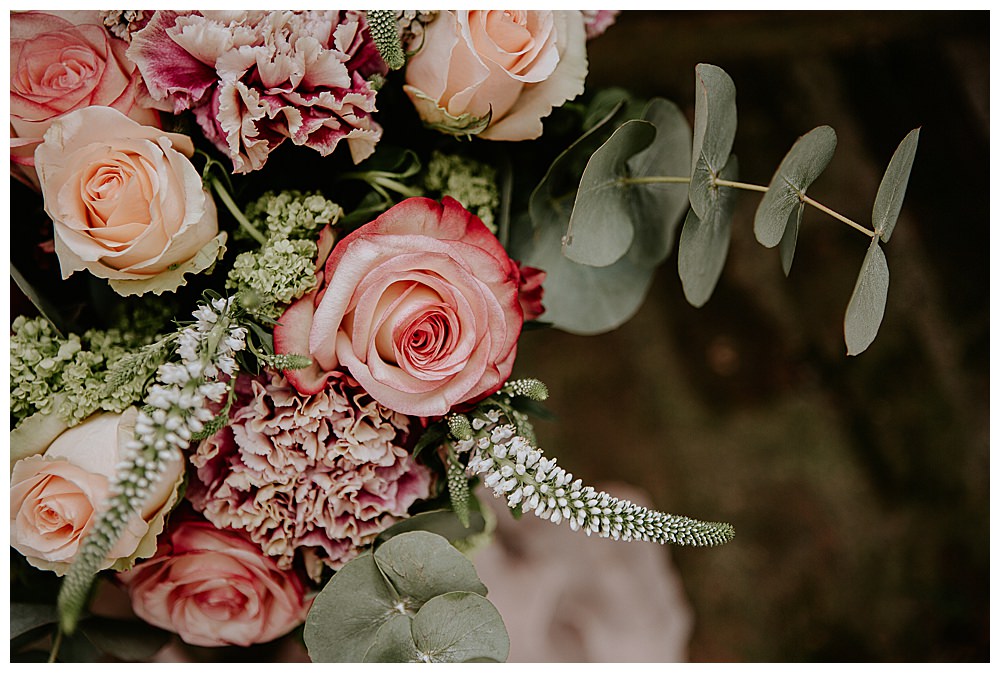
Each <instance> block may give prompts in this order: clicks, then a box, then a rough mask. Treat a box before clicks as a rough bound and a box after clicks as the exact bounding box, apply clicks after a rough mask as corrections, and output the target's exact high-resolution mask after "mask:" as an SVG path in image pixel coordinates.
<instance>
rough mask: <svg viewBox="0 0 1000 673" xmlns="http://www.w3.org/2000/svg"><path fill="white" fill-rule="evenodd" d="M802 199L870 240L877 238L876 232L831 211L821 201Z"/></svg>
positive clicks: (803, 195)
mask: <svg viewBox="0 0 1000 673" xmlns="http://www.w3.org/2000/svg"><path fill="white" fill-rule="evenodd" d="M800 198H801V199H802V202H803V203H808V204H809V205H810V206H812V207H813V208H815V209H817V210H820V211H822V212H824V213H826V214H827V215H829V216H830V217H832V218H834V219H836V220H840V221H841V222H843V223H844V224H846V225H848V226H851V227H854V228H855V229H857V230H858V231H860V232H861V233H863V234H865V235H866V236H868V238H875V232H874V231H871V230H870V229H866V228H865V227H863V226H861V225H860V224H858V223H857V222H855V221H854V220H852V219H850V218H847V217H844V216H843V215H841V214H840V213H838V212H837V211H835V210H831V209H829V208H827V207H826V206H824V205H823V204H822V203H820V202H819V201H816V200H815V199H812V198H810V197H808V196H806V195H805V194H802V195H800Z"/></svg>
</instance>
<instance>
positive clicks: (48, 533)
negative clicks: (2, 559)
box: [10, 407, 184, 575]
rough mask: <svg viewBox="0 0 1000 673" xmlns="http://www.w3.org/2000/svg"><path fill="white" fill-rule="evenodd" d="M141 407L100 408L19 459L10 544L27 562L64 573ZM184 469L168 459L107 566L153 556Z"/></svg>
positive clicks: (12, 492) (104, 495) (12, 491)
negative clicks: (37, 451)
mask: <svg viewBox="0 0 1000 673" xmlns="http://www.w3.org/2000/svg"><path fill="white" fill-rule="evenodd" d="M137 416H138V410H137V409H136V408H135V407H131V408H129V409H128V410H127V411H126V412H125V413H123V414H114V413H101V414H95V415H94V416H91V417H90V418H89V419H87V420H86V421H84V422H83V423H81V424H80V425H77V426H74V427H72V428H70V429H68V430H66V431H64V432H63V433H62V434H61V435H59V436H58V437H57V438H56V439H55V440H54V441H53V442H52V443H51V444H50V445H49V446H48V447H47V448H44V449H43V453H40V454H36V455H33V456H29V457H27V458H23V459H21V460H19V461H17V462H16V463H15V464H14V468H13V470H12V471H11V475H10V546H11V547H13V548H14V549H16V550H17V551H19V552H21V554H23V555H24V556H25V557H26V558H27V559H28V562H29V563H31V564H32V565H33V566H35V567H37V568H42V569H43V570H54V571H55V572H56V573H58V574H60V575H62V574H63V573H65V572H66V571H67V570H68V569H69V566H70V565H71V564H72V562H73V559H74V558H75V556H76V553H77V550H78V549H79V547H80V543H81V541H82V540H83V538H84V536H85V535H86V534H87V533H88V532H89V531H90V528H91V526H92V525H93V523H94V522H95V520H96V517H97V515H98V513H99V512H100V509H101V507H102V506H103V505H104V502H105V500H106V499H107V496H108V488H109V485H110V481H111V479H113V478H114V475H115V472H116V466H117V465H118V463H119V462H120V461H121V459H122V457H123V456H124V447H125V444H126V443H127V442H128V441H129V440H131V439H132V437H133V435H134V432H135V419H136V417H137ZM183 471H184V462H183V460H177V461H176V462H174V463H172V464H170V465H168V470H167V472H165V473H164V475H163V478H162V479H161V480H160V481H159V482H158V483H157V484H156V485H155V486H153V487H152V489H151V490H150V492H149V495H148V496H147V497H146V500H145V504H144V505H143V508H142V511H141V512H139V513H138V514H136V515H135V516H133V517H132V518H131V519H130V520H129V522H128V526H127V528H126V531H125V533H124V535H123V536H122V537H121V538H120V539H119V540H118V543H117V544H116V545H115V547H114V549H112V551H111V554H109V556H108V560H107V562H106V564H105V567H110V566H112V565H113V564H115V561H117V560H119V559H124V560H125V561H126V563H125V564H124V565H123V566H121V567H127V565H128V563H127V562H128V561H130V560H133V559H134V558H135V557H136V556H137V555H145V556H150V555H152V553H153V550H154V549H155V538H156V535H157V534H158V533H159V532H160V531H161V530H162V529H163V518H164V517H165V516H166V509H167V507H168V505H169V503H170V502H171V500H172V497H173V495H174V492H175V490H176V487H177V485H178V482H179V480H180V477H181V475H182V473H183Z"/></svg>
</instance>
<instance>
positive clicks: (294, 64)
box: [128, 10, 387, 173]
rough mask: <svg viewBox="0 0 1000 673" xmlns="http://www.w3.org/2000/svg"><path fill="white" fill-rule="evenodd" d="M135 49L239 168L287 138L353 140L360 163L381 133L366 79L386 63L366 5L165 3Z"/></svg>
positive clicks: (323, 142) (318, 144)
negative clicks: (211, 6)
mask: <svg viewBox="0 0 1000 673" xmlns="http://www.w3.org/2000/svg"><path fill="white" fill-rule="evenodd" d="M128 56H129V58H131V59H132V60H133V61H134V62H135V63H136V64H137V65H138V67H139V71H140V72H141V73H142V76H143V79H144V80H145V82H146V86H147V87H148V89H149V92H150V94H151V95H152V97H153V98H154V99H155V100H157V101H160V102H161V103H163V104H164V106H165V107H164V109H169V110H172V111H173V112H174V113H175V114H176V113H179V112H182V111H184V110H189V109H190V110H193V111H194V114H195V117H196V119H197V120H198V123H199V125H200V126H201V128H202V131H203V132H204V133H205V136H206V137H207V138H208V139H209V140H211V141H212V142H213V143H215V145H216V146H218V147H219V149H220V150H222V151H223V152H226V153H227V154H228V155H229V157H230V158H231V159H232V160H233V169H234V171H235V172H237V173H247V172H249V171H252V170H256V169H258V168H261V167H262V166H263V165H264V162H265V161H266V160H267V156H268V154H270V152H271V151H272V150H273V149H274V148H276V147H277V146H278V145H280V144H281V143H282V142H284V141H285V140H286V139H291V141H292V142H293V143H294V144H296V145H305V146H306V147H311V148H312V149H314V150H316V151H318V152H319V153H320V154H322V155H323V156H326V155H328V154H330V153H331V152H333V151H334V149H335V148H336V147H337V145H338V143H339V142H340V141H341V140H345V141H346V142H347V145H348V147H349V148H350V151H351V158H352V159H353V160H354V162H355V163H357V162H360V161H362V160H363V159H365V158H367V157H368V156H369V155H371V153H372V152H374V151H375V145H376V143H377V142H378V140H379V138H380V137H381V135H382V128H381V127H380V126H379V125H378V124H377V123H375V121H374V120H373V119H372V113H373V112H375V110H376V108H375V90H374V89H372V87H371V86H370V85H369V83H368V81H367V79H366V78H367V77H369V76H370V75H372V74H375V73H379V74H385V72H387V69H386V65H385V63H384V62H383V61H382V59H381V57H380V56H379V55H378V50H377V48H376V47H375V45H374V43H373V42H372V40H371V36H370V34H369V32H368V28H367V24H366V23H365V19H364V14H363V13H362V12H358V11H302V12H293V11H274V12H265V11H204V12H191V11H185V12H175V11H166V10H162V11H158V12H156V13H155V14H154V15H153V17H152V19H151V20H150V21H149V23H148V24H147V25H146V27H145V28H143V29H142V30H140V31H138V32H136V33H135V34H134V35H133V36H132V43H131V46H130V47H129V50H128Z"/></svg>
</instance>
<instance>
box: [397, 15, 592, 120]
mask: <svg viewBox="0 0 1000 673" xmlns="http://www.w3.org/2000/svg"><path fill="white" fill-rule="evenodd" d="M586 41H587V40H586V33H585V31H584V24H583V16H582V14H581V13H580V12H578V11H575V10H574V11H522V10H484V11H479V10H463V11H457V12H445V11H443V12H441V13H440V14H439V15H438V17H437V19H435V20H434V21H433V22H432V23H430V24H429V25H428V26H427V28H426V33H425V36H424V42H423V47H422V48H421V50H420V51H419V52H417V54H416V55H415V56H413V57H412V58H411V59H410V61H409V63H408V64H407V66H406V86H404V87H403V88H404V90H405V91H406V93H407V94H408V95H409V97H410V100H412V101H413V104H414V105H415V106H416V108H417V112H418V113H419V114H420V117H421V119H423V121H424V123H426V124H428V125H429V126H432V127H434V128H438V129H440V130H443V131H446V132H449V133H454V134H456V135H465V134H468V133H477V132H478V133H479V136H480V137H482V138H488V139H490V140H528V139H531V138H537V137H538V136H540V135H541V134H542V118H543V117H545V116H547V115H548V114H549V113H550V112H551V111H552V108H553V107H556V106H559V105H562V104H563V103H565V102H566V101H568V100H570V99H572V98H575V97H576V96H578V95H580V94H581V93H583V88H584V80H585V79H586V77H587V48H586ZM487 120H488V121H489V125H488V126H486V127H485V130H482V129H483V125H484V124H486V121H487Z"/></svg>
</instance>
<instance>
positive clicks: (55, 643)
mask: <svg viewBox="0 0 1000 673" xmlns="http://www.w3.org/2000/svg"><path fill="white" fill-rule="evenodd" d="M62 639H63V630H62V627H61V626H59V627H57V628H56V636H55V638H53V639H52V650H51V651H50V652H49V660H48V663H50V664H54V663H55V662H56V657H58V656H59V647H60V646H61V645H62Z"/></svg>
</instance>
